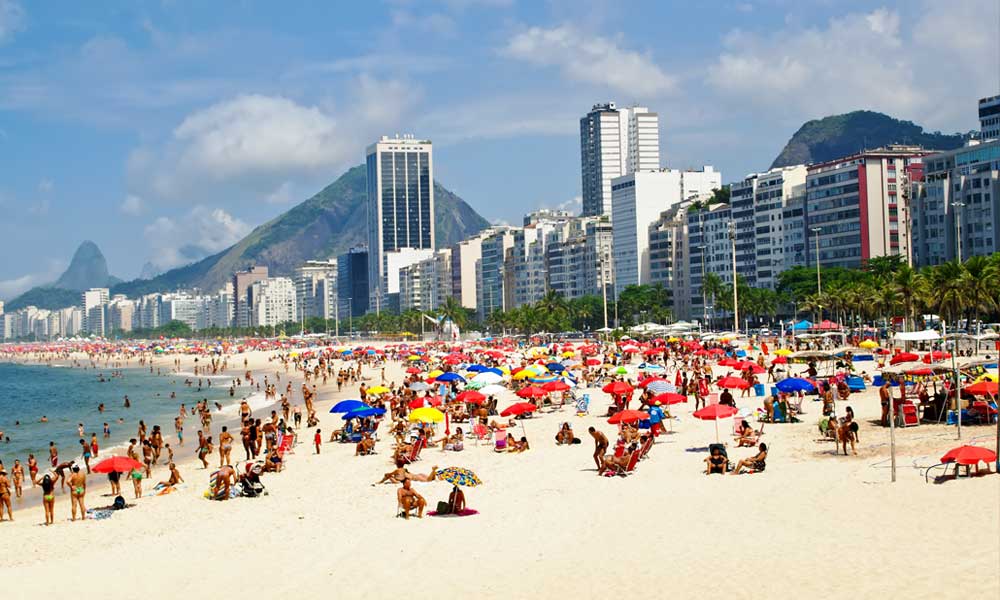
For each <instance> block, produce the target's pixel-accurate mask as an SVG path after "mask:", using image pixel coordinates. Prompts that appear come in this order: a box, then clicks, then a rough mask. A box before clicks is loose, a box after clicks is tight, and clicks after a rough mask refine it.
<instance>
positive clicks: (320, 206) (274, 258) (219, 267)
mask: <svg viewBox="0 0 1000 600" xmlns="http://www.w3.org/2000/svg"><path fill="white" fill-rule="evenodd" d="M366 201H367V189H366V182H365V167H364V166H363V165H360V166H357V167H354V168H352V169H350V170H348V171H347V172H346V173H344V174H343V175H341V176H340V178H339V179H337V181H335V182H333V183H332V184H330V185H328V186H327V187H326V188H324V189H323V190H321V191H320V192H319V193H317V194H316V195H315V196H313V197H312V198H309V199H308V200H306V201H305V202H303V203H301V204H299V205H298V206H295V207H294V208H292V209H291V210H289V211H288V212H286V213H284V214H282V215H280V216H278V217H276V218H275V219H272V220H271V221H269V222H267V223H265V224H263V225H261V226H260V227H257V228H256V229H254V230H253V231H252V232H250V234H249V235H248V236H247V237H245V238H243V239H242V240H240V241H239V242H237V243H236V244H235V245H234V246H232V247H230V248H228V249H226V250H223V251H222V252H220V253H218V254H214V255H212V256H208V257H206V258H203V259H201V260H200V261H198V262H195V263H193V264H190V265H186V266H183V267H180V268H177V269H173V270H170V271H167V272H165V273H161V274H160V275H157V276H156V277H153V278H151V279H137V280H135V281H130V282H128V283H123V284H120V285H117V286H115V287H114V288H113V289H112V293H115V294H127V295H129V296H131V297H134V296H138V295H142V294H148V293H152V292H162V291H170V290H175V289H178V288H192V287H197V288H200V289H202V290H204V291H206V292H214V291H215V290H217V289H219V288H221V287H222V286H223V285H224V284H225V282H226V281H228V280H229V279H230V278H231V277H232V275H233V272H234V271H237V270H240V269H245V268H247V267H249V266H251V265H267V267H268V270H269V271H270V273H271V274H272V275H289V274H291V273H292V269H294V268H295V267H296V266H297V265H299V264H301V263H302V262H304V261H306V260H312V259H322V258H333V257H335V256H337V255H338V254H340V253H342V252H346V251H347V250H349V249H350V248H351V247H352V246H357V245H359V244H365V243H367V238H368V233H367V232H368V228H367V217H366V213H365V202H366ZM434 203H435V215H434V217H435V223H434V225H435V236H436V242H437V245H438V247H439V248H441V247H445V246H450V245H452V244H454V243H456V242H459V241H461V240H463V239H465V238H467V237H469V236H471V235H474V234H475V233H477V232H479V231H482V230H483V229H485V228H486V227H489V223H488V222H487V221H486V219H484V218H483V217H481V216H480V215H479V213H477V212H476V211H475V210H474V209H473V208H472V207H471V206H469V205H468V204H467V203H466V202H465V201H464V200H462V199H461V198H459V197H458V196H457V195H455V194H454V193H452V192H451V191H449V190H447V189H445V188H444V187H443V186H442V185H441V184H439V183H438V182H436V181H435V182H434Z"/></svg>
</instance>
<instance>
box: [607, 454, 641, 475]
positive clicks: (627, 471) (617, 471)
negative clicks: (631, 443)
mask: <svg viewBox="0 0 1000 600" xmlns="http://www.w3.org/2000/svg"><path fill="white" fill-rule="evenodd" d="M641 454H642V452H641V451H640V450H636V451H634V452H632V454H631V456H629V459H628V464H627V465H625V467H624V468H622V467H619V466H613V467H611V468H610V469H605V471H604V476H605V477H614V476H615V475H620V476H622V477H627V476H629V475H631V474H632V473H633V472H634V471H635V465H636V463H638V462H639V458H640V455H641Z"/></svg>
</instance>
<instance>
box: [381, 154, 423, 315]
mask: <svg viewBox="0 0 1000 600" xmlns="http://www.w3.org/2000/svg"><path fill="white" fill-rule="evenodd" d="M365 154H366V160H365V163H366V168H367V175H366V177H367V183H368V203H367V206H368V253H369V255H368V281H369V287H370V295H371V302H370V305H371V306H374V307H375V308H376V310H381V308H382V305H384V304H392V300H391V299H389V298H387V296H388V295H389V294H398V293H399V279H398V277H399V275H398V270H399V267H402V266H407V265H410V264H413V263H414V262H416V261H417V260H421V259H423V258H426V256H427V254H429V253H430V252H433V250H434V241H435V240H434V164H433V163H434V161H433V153H432V147H431V142H430V141H429V140H418V139H415V138H414V137H413V136H410V135H405V136H403V137H395V138H389V137H387V136H382V138H381V139H380V140H379V141H377V142H375V143H374V144H372V145H371V146H369V147H368V149H367V151H366V153H365ZM408 250H411V251H412V250H426V251H427V253H425V254H424V255H418V254H416V253H413V252H407V251H408ZM393 254H402V255H403V256H401V257H397V259H396V260H395V261H393V262H394V263H395V265H396V269H395V270H394V272H392V273H390V272H389V271H390V269H389V263H390V261H391V260H392V259H391V255H393ZM418 256H419V258H416V257H418ZM414 259H415V260H414ZM397 301H398V299H397Z"/></svg>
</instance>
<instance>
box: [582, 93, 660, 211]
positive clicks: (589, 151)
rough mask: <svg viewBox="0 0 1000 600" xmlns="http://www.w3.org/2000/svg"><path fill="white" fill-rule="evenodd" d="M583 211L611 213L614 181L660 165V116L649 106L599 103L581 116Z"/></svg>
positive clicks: (655, 168) (651, 169)
mask: <svg viewBox="0 0 1000 600" xmlns="http://www.w3.org/2000/svg"><path fill="white" fill-rule="evenodd" d="M580 163H581V165H580V167H581V176H582V184H583V214H584V215H585V216H589V215H610V214H611V180H612V179H614V178H616V177H621V176H622V175H628V174H630V173H635V172H638V171H655V170H657V169H659V168H660V132H659V116H658V115H657V114H656V113H653V112H649V109H648V108H645V107H642V106H632V107H629V108H618V107H617V106H615V103H614V102H608V103H605V104H595V105H594V106H593V108H592V109H591V111H590V112H589V113H587V114H586V115H584V116H583V118H581V119H580Z"/></svg>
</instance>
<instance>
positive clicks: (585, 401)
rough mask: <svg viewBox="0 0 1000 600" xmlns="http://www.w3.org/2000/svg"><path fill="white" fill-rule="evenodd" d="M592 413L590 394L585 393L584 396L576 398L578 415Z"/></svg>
mask: <svg viewBox="0 0 1000 600" xmlns="http://www.w3.org/2000/svg"><path fill="white" fill-rule="evenodd" d="M587 414H590V394H584V395H583V397H582V398H577V400H576V416H578V417H582V416H584V415H587Z"/></svg>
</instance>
